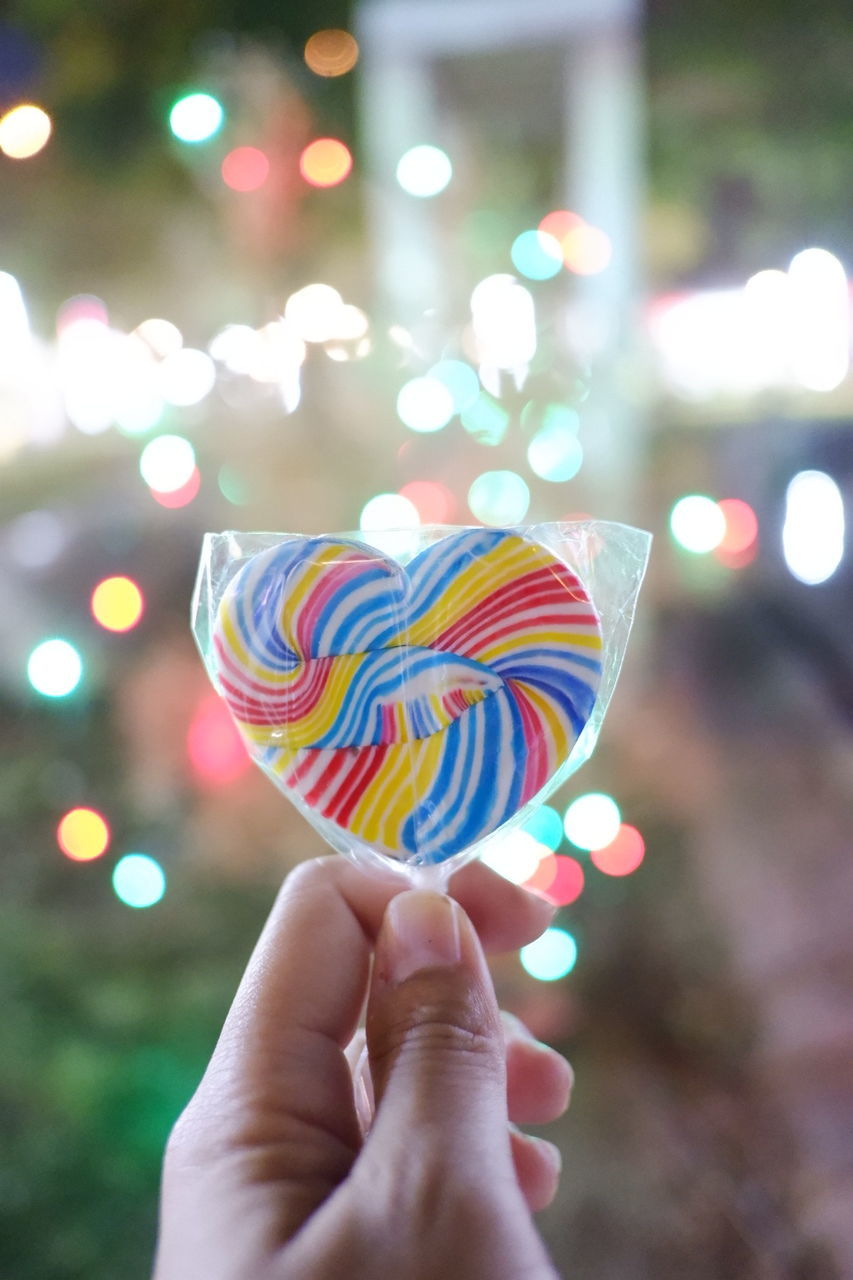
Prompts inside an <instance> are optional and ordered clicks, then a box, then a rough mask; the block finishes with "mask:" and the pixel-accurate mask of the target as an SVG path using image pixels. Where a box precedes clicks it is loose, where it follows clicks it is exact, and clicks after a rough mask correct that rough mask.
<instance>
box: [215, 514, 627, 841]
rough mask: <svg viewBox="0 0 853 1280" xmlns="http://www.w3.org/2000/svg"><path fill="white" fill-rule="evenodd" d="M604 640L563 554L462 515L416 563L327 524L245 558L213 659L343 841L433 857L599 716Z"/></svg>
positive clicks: (547, 771) (534, 788)
mask: <svg viewBox="0 0 853 1280" xmlns="http://www.w3.org/2000/svg"><path fill="white" fill-rule="evenodd" d="M601 643H602V641H601V629H600V625H599V620H598V617H597V615H596V612H595V610H594V608H593V606H592V603H591V601H590V599H589V596H588V595H587V592H586V590H585V589H584V587H583V586H582V584H581V583H580V581H579V580H578V578H577V577H575V575H574V574H573V573H572V572H571V570H570V569H569V568H568V567H567V566H566V565H565V564H563V563H562V561H560V560H558V559H557V558H556V557H555V556H554V555H552V553H551V552H550V551H548V550H547V549H546V548H545V547H543V546H541V545H539V544H538V543H536V542H533V541H531V540H529V539H527V538H524V537H522V536H520V535H518V534H516V533H511V532H506V531H503V530H498V529H465V530H461V531H459V532H456V533H453V534H451V535H449V536H448V537H445V538H443V539H442V540H441V541H440V542H436V543H434V544H433V545H431V546H428V547H427V548H426V549H425V550H424V551H422V552H421V553H420V554H419V555H417V556H416V557H415V558H414V559H413V560H412V561H411V563H410V564H409V565H408V566H406V567H403V566H401V565H399V564H397V563H396V562H395V561H394V560H391V559H389V558H387V557H385V556H383V555H382V554H381V553H380V552H378V551H376V550H374V549H373V548H371V547H368V546H366V545H362V544H360V543H358V542H354V541H353V542H350V541H346V540H342V539H337V538H333V537H319V538H293V539H289V540H287V541H285V542H283V543H281V544H280V545H278V546H276V547H273V548H272V549H271V550H268V551H264V552H262V553H261V554H259V555H256V556H254V557H252V559H250V560H249V561H247V562H246V564H245V565H244V566H243V568H242V569H241V570H240V572H239V573H238V574H237V576H236V577H235V578H234V580H233V581H232V582H231V584H230V586H229V587H228V589H227V591H226V593H225V595H224V597H223V599H222V601H221V604H220V606H219V610H218V614H217V618H216V624H215V628H214V634H213V660H214V664H215V669H216V673H217V677H218V684H219V688H220V692H221V693H222V694H223V696H224V697H225V699H226V700H227V702H228V705H229V707H230V709H231V712H232V714H233V715H234V717H235V719H236V721H237V723H238V725H239V727H240V729H241V731H242V733H243V735H244V737H245V739H246V740H247V742H248V744H249V746H250V749H251V751H252V753H253V755H254V756H255V758H256V759H257V760H258V761H259V763H260V764H261V765H262V766H263V767H264V769H265V770H267V772H269V773H270V774H271V775H272V776H273V777H274V778H275V780H276V781H277V782H278V783H279V784H280V785H281V786H282V787H283V788H284V789H286V791H287V792H289V793H290V794H291V795H292V797H293V798H294V799H295V800H296V802H297V803H298V804H299V807H300V808H302V809H303V810H304V811H306V812H308V813H309V816H311V817H312V819H316V818H320V819H322V820H323V822H324V823H329V824H332V829H333V832H334V834H335V836H337V837H338V839H337V840H336V841H335V842H336V843H340V842H341V839H342V840H343V842H344V843H346V844H347V845H348V846H349V847H352V846H353V845H355V846H356V847H358V846H368V847H369V848H371V849H374V850H376V851H378V852H380V853H383V854H386V855H390V856H391V857H393V858H397V859H401V860H403V861H405V862H409V863H416V864H424V863H436V862H441V861H443V860H444V859H445V858H449V857H451V856H452V855H453V854H456V853H459V852H460V851H461V850H463V849H466V848H468V847H469V846H470V845H473V844H475V843H476V842H477V841H479V840H482V839H483V838H484V837H485V836H487V835H488V834H490V833H491V832H492V831H494V830H496V829H497V828H498V827H500V826H501V825H502V824H503V823H504V822H506V821H508V819H510V818H511V817H512V816H513V814H515V813H517V812H518V810H519V809H521V808H522V807H523V806H524V805H525V804H526V803H527V802H528V801H529V800H531V799H532V798H533V797H534V796H536V795H537V793H538V792H539V791H541V790H542V789H543V788H544V787H545V786H546V784H547V783H548V781H549V780H550V778H551V777H552V776H553V775H554V774H555V773H556V771H557V770H558V769H559V768H560V766H561V765H562V764H563V763H564V761H565V760H566V759H567V757H568V755H569V753H570V751H571V748H572V746H573V745H574V743H575V741H576V740H577V737H578V735H579V734H580V732H581V731H582V729H583V727H584V725H585V724H586V722H587V720H588V719H589V716H590V713H591V711H592V708H593V704H594V702H595V697H596V691H597V688H598V684H599V679H600V675H601ZM318 825H319V826H320V828H321V830H322V828H323V823H318Z"/></svg>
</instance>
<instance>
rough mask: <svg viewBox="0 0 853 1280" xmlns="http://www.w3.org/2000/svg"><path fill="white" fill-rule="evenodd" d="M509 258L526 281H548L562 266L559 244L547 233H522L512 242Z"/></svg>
mask: <svg viewBox="0 0 853 1280" xmlns="http://www.w3.org/2000/svg"><path fill="white" fill-rule="evenodd" d="M510 257H511V258H512V262H513V266H514V267H515V269H516V271H518V272H519V273H520V274H521V275H523V276H526V277H527V279H528V280H550V279H551V278H552V277H553V276H555V275H557V273H558V272H559V271H561V270H562V266H563V250H562V248H561V247H560V242H559V240H555V239H554V237H553V236H551V235H549V234H548V232H547V231H522V233H521V235H519V236H516V238H515V239H514V240H513V242H512V248H511V249H510Z"/></svg>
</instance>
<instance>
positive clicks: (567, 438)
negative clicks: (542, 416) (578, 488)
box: [527, 422, 583, 484]
mask: <svg viewBox="0 0 853 1280" xmlns="http://www.w3.org/2000/svg"><path fill="white" fill-rule="evenodd" d="M527 462H528V466H529V467H530V470H531V471H532V472H533V473H534V475H537V476H539V477H540V478H541V479H542V480H550V481H551V482H552V483H555V484H558V483H562V482H565V481H566V480H573V479H574V477H575V476H576V475H577V474H578V472H579V471H580V469H581V465H582V463H583V446H582V445H581V442H580V440H579V439H578V437H577V433H576V432H575V431H574V430H572V429H571V428H570V427H568V426H562V425H560V424H559V423H556V422H555V423H553V424H552V425H550V426H545V427H542V429H541V430H540V431H537V432H536V435H535V436H534V437H533V439H532V440H531V441H530V443H529V445H528V446H527Z"/></svg>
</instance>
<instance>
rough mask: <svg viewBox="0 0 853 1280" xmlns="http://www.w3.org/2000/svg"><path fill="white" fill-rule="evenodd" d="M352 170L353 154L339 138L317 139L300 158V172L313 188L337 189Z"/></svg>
mask: <svg viewBox="0 0 853 1280" xmlns="http://www.w3.org/2000/svg"><path fill="white" fill-rule="evenodd" d="M351 169H352V154H351V152H350V149H349V147H347V146H346V145H345V144H344V143H343V142H341V141H340V140H339V139H338V138H317V139H316V140H315V141H314V142H309V144H308V146H307V147H306V148H305V150H304V151H303V152H302V155H301V156H300V157H299V172H300V173H301V174H302V176H303V178H304V179H305V181H306V182H308V183H310V185H311V186H312V187H336V186H337V185H338V183H339V182H343V180H344V178H346V177H347V176H348V174H349V172H350V170H351Z"/></svg>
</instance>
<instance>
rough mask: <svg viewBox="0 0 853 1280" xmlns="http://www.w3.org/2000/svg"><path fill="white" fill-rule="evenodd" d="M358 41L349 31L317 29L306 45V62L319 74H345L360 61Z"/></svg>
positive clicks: (333, 28)
mask: <svg viewBox="0 0 853 1280" xmlns="http://www.w3.org/2000/svg"><path fill="white" fill-rule="evenodd" d="M358 52H359V50H358V41H357V40H356V38H355V36H352V35H350V33H349V32H348V31H341V30H340V29H339V28H336V27H329V28H327V29H326V30H325V31H315V32H314V34H313V36H311V37H310V39H309V40H308V41H307V43H306V45H305V55H304V56H305V63H306V66H307V67H308V68H309V70H310V71H313V72H314V74H315V75H317V76H343V75H346V73H347V72H348V71H352V69H353V67H354V66H355V64H356V63H357V62H358Z"/></svg>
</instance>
